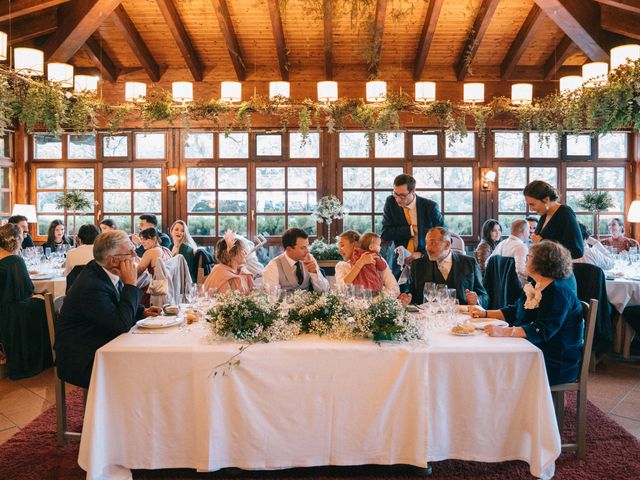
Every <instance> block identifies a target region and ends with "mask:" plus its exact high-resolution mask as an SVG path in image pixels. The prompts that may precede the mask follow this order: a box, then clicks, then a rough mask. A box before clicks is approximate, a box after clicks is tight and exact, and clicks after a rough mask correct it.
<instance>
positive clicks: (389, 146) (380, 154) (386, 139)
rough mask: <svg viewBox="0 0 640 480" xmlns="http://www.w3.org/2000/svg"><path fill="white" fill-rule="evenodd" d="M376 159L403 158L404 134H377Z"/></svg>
mask: <svg viewBox="0 0 640 480" xmlns="http://www.w3.org/2000/svg"><path fill="white" fill-rule="evenodd" d="M375 156H376V158H403V157H404V133H403V132H386V133H382V134H381V133H378V134H376V144H375Z"/></svg>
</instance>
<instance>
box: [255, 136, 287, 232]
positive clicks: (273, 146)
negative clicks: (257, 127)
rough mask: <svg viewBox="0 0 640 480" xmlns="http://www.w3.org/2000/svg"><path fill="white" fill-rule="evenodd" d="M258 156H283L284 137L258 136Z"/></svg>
mask: <svg viewBox="0 0 640 480" xmlns="http://www.w3.org/2000/svg"><path fill="white" fill-rule="evenodd" d="M256 155H258V156H260V157H279V156H280V155H282V136H280V135H256ZM283 225H284V223H283Z"/></svg>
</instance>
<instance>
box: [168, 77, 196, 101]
mask: <svg viewBox="0 0 640 480" xmlns="http://www.w3.org/2000/svg"><path fill="white" fill-rule="evenodd" d="M171 93H172V94H173V101H174V102H179V103H189V102H193V83H191V82H173V83H172V84H171Z"/></svg>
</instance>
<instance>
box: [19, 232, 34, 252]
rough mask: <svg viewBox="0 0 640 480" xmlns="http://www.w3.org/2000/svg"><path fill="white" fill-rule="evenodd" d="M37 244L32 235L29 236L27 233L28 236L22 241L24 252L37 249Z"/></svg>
mask: <svg viewBox="0 0 640 480" xmlns="http://www.w3.org/2000/svg"><path fill="white" fill-rule="evenodd" d="M35 246H36V245H35V243H33V238H31V235H29V234H28V233H27V235H26V236H25V237H24V240H22V249H23V250H24V249H25V248H31V247H35Z"/></svg>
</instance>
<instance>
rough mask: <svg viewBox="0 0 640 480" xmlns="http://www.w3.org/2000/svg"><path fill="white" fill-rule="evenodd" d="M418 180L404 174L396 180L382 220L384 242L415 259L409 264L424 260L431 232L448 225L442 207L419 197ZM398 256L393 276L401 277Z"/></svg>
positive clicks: (394, 263)
mask: <svg viewBox="0 0 640 480" xmlns="http://www.w3.org/2000/svg"><path fill="white" fill-rule="evenodd" d="M415 190H416V179H415V178H413V177H412V176H411V175H407V174H404V173H403V174H401V175H398V176H397V177H396V178H395V179H394V180H393V195H390V196H389V197H387V200H386V202H385V204H384V215H383V217H382V234H381V236H382V239H383V240H391V241H393V243H394V246H395V247H405V248H406V249H407V250H409V252H411V256H410V257H409V258H408V260H407V262H409V263H411V262H413V261H414V260H417V259H419V258H422V256H423V255H424V253H425V243H424V239H425V236H426V235H427V231H429V229H430V228H433V227H441V226H443V225H444V219H443V217H442V213H440V209H439V208H438V204H437V203H436V202H434V201H433V200H429V199H427V198H423V197H419V196H418V195H416V191H415ZM396 260H397V255H395V256H394V261H393V266H392V269H393V273H394V275H395V276H396V278H398V276H400V266H399V265H398V262H397V261H396Z"/></svg>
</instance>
